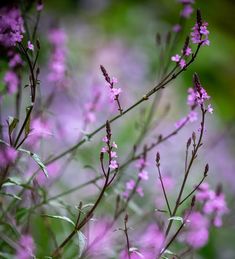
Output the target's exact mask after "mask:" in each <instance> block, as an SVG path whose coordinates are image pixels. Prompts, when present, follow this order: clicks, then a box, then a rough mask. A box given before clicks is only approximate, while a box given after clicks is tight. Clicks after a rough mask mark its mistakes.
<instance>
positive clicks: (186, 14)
mask: <svg viewBox="0 0 235 259" xmlns="http://www.w3.org/2000/svg"><path fill="white" fill-rule="evenodd" d="M192 12H193V8H192V6H191V5H190V4H186V5H185V6H184V8H183V10H182V11H181V13H180V15H181V16H182V17H184V18H189V17H190V16H191V14H192Z"/></svg>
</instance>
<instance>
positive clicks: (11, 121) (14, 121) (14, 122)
mask: <svg viewBox="0 0 235 259" xmlns="http://www.w3.org/2000/svg"><path fill="white" fill-rule="evenodd" d="M18 122H19V120H18V119H17V118H14V117H12V116H9V117H8V120H7V124H8V127H9V132H10V134H11V133H12V132H13V130H14V129H15V127H16V126H17V124H18Z"/></svg>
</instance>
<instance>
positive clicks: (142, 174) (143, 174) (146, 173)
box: [138, 170, 149, 181]
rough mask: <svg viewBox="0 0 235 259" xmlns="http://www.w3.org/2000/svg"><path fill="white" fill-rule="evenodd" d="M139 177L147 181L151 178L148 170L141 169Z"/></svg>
mask: <svg viewBox="0 0 235 259" xmlns="http://www.w3.org/2000/svg"><path fill="white" fill-rule="evenodd" d="M138 177H139V178H140V179H141V180H145V181H147V180H148V179H149V176H148V172H147V171H146V170H142V171H140V172H139V174H138Z"/></svg>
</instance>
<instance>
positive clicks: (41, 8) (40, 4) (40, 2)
mask: <svg viewBox="0 0 235 259" xmlns="http://www.w3.org/2000/svg"><path fill="white" fill-rule="evenodd" d="M43 8H44V6H43V3H42V1H38V3H37V11H38V12H41V11H42V10H43Z"/></svg>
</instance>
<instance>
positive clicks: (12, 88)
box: [3, 70, 20, 94]
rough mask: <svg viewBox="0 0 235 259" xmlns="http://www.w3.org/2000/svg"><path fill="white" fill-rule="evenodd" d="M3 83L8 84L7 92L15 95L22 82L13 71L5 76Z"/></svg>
mask: <svg viewBox="0 0 235 259" xmlns="http://www.w3.org/2000/svg"><path fill="white" fill-rule="evenodd" d="M3 81H4V83H5V84H6V87H7V92H8V93H9V94H14V93H16V92H17V89H18V86H19V83H20V81H19V77H18V76H17V74H16V73H15V72H13V71H11V70H9V71H7V72H6V74H5V75H4V78H3Z"/></svg>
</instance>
